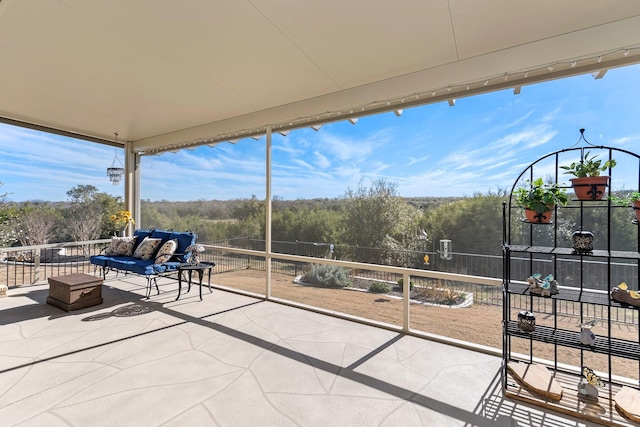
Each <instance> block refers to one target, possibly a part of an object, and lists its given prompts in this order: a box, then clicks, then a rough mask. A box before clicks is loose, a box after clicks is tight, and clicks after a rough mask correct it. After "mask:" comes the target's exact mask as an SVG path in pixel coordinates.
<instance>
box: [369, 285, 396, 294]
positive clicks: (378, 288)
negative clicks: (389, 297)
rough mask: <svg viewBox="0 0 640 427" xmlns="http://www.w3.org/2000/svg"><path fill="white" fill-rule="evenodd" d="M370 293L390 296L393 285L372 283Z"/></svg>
mask: <svg viewBox="0 0 640 427" xmlns="http://www.w3.org/2000/svg"><path fill="white" fill-rule="evenodd" d="M369 292H373V293H374V294H388V293H390V292H391V285H390V284H388V283H385V282H371V285H369Z"/></svg>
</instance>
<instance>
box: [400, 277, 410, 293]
mask: <svg viewBox="0 0 640 427" xmlns="http://www.w3.org/2000/svg"><path fill="white" fill-rule="evenodd" d="M398 286H399V287H400V290H401V291H404V279H399V280H398ZM409 290H410V291H412V290H413V282H412V281H409Z"/></svg>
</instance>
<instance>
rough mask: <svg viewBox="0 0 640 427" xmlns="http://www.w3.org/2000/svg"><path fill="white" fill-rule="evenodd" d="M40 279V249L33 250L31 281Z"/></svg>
mask: <svg viewBox="0 0 640 427" xmlns="http://www.w3.org/2000/svg"><path fill="white" fill-rule="evenodd" d="M39 281H40V251H39V250H34V255H33V283H31V284H32V285H33V284H34V283H38V282H39Z"/></svg>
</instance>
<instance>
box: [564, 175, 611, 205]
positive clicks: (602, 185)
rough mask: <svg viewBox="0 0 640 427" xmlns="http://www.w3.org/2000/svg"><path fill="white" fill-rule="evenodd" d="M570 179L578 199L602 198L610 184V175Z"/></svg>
mask: <svg viewBox="0 0 640 427" xmlns="http://www.w3.org/2000/svg"><path fill="white" fill-rule="evenodd" d="M569 181H571V185H572V186H573V192H574V193H576V198H577V199H578V200H602V197H603V196H604V194H605V191H606V189H607V186H608V185H609V177H608V176H605V175H603V176H587V177H584V178H573V179H570V180H569Z"/></svg>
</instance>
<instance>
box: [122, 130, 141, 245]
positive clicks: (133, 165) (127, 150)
mask: <svg viewBox="0 0 640 427" xmlns="http://www.w3.org/2000/svg"><path fill="white" fill-rule="evenodd" d="M124 208H125V210H128V211H129V212H131V216H132V217H133V220H134V221H135V225H134V226H133V228H134V229H135V228H137V227H138V225H139V224H140V156H139V155H138V154H137V153H135V152H134V150H133V144H132V143H131V142H129V141H125V143H124ZM129 228H130V227H129ZM132 233H133V230H130V229H127V235H131V234H132Z"/></svg>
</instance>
